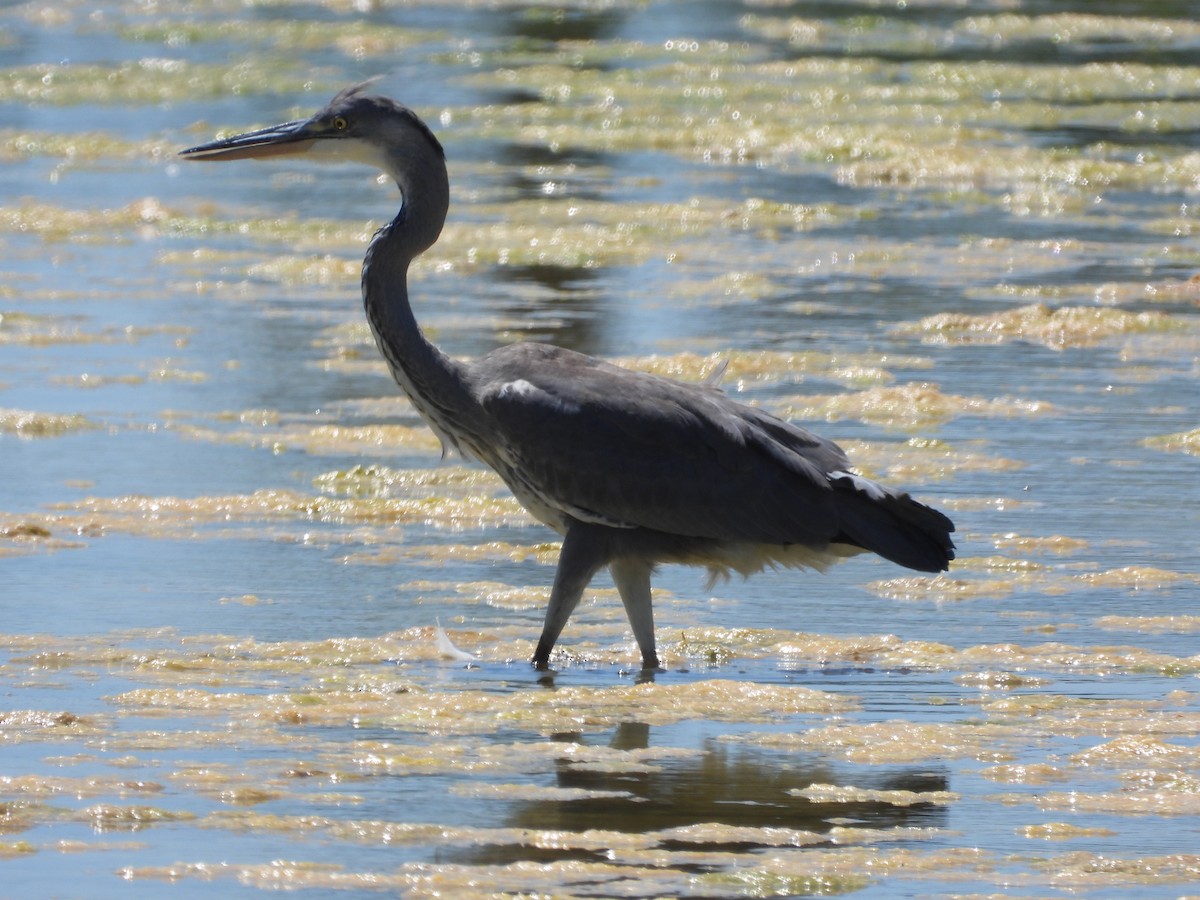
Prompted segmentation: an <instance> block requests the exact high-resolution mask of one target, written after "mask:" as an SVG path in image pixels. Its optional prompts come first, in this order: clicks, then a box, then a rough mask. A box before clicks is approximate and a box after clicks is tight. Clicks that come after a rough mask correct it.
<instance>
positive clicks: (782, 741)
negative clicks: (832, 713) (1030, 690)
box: [726, 720, 1014, 765]
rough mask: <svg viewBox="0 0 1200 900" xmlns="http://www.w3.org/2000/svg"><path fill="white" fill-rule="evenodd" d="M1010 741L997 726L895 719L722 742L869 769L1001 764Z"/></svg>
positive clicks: (1005, 731) (1006, 758)
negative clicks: (939, 762) (952, 762)
mask: <svg viewBox="0 0 1200 900" xmlns="http://www.w3.org/2000/svg"><path fill="white" fill-rule="evenodd" d="M1013 739H1014V734H1013V731H1012V729H1009V728H1004V727H1002V726H999V725H969V724H965V723H953V724H931V723H918V722H906V721H901V720H893V721H890V722H873V723H870V724H865V725H855V724H846V725H827V726H824V727H822V728H814V729H811V730H809V731H805V732H801V733H798V734H771V733H757V734H748V735H737V736H733V737H728V738H726V740H733V741H738V742H745V743H754V744H760V745H764V746H767V747H777V748H780V749H784V750H788V751H797V750H807V751H814V752H817V753H824V754H827V755H829V756H835V757H840V758H842V759H847V760H849V761H851V762H857V763H867V764H871V765H880V764H893V763H913V762H924V761H928V760H936V759H962V758H966V759H976V760H980V761H985V762H997V763H998V762H1007V761H1009V760H1011V759H1012V754H1011V753H1010V752H1008V751H1007V750H1003V749H1001V747H1002V746H1003V745H1005V744H1008V743H1011V742H1012V741H1013Z"/></svg>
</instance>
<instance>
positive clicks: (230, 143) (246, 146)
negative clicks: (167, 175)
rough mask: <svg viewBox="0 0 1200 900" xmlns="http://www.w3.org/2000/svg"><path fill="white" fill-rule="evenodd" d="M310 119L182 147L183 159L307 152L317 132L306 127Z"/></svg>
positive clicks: (256, 157)
mask: <svg viewBox="0 0 1200 900" xmlns="http://www.w3.org/2000/svg"><path fill="white" fill-rule="evenodd" d="M308 124H309V121H308V120H307V119H306V120H304V121H300V122H284V123H283V124H282V125H272V126H271V127H270V128H260V129H259V130H258V131H248V132H246V133H245V134H238V135H234V136H233V137H227V138H222V139H221V140H219V141H210V142H209V143H207V144H201V145H200V146H199V147H191V148H189V149H187V150H180V151H179V155H180V156H182V157H183V158H184V159H266V158H267V157H271V156H294V155H296V154H298V153H307V152H308V150H309V149H310V148H311V147H312V145H313V143H314V141H315V140H316V136H315V135H314V134H313V133H312V132H311V131H310V130H309V128H308V127H307V126H308Z"/></svg>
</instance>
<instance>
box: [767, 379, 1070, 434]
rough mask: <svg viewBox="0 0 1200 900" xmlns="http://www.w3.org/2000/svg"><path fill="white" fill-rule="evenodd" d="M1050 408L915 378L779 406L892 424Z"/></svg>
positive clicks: (795, 412) (797, 413)
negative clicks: (944, 388)
mask: <svg viewBox="0 0 1200 900" xmlns="http://www.w3.org/2000/svg"><path fill="white" fill-rule="evenodd" d="M1053 411H1054V407H1053V406H1052V405H1051V404H1049V403H1047V402H1045V401H1040V400H1022V399H1017V398H1013V397H999V398H996V399H991V400H989V399H987V398H985V397H964V396H961V395H959V394H944V393H942V391H941V390H940V389H939V388H938V387H937V385H933V384H929V383H927V382H913V383H910V384H903V385H896V386H894V387H872V388H868V389H867V390H864V391H858V392H856V393H850V394H832V395H820V394H816V395H812V396H806V397H802V398H797V399H795V400H792V401H789V402H787V403H785V404H784V406H783V414H784V415H785V416H786V417H788V418H799V419H825V420H826V421H830V422H836V421H838V420H840V419H855V420H857V421H861V422H870V423H873V424H880V425H890V426H913V425H921V424H931V423H941V422H945V421H948V420H950V419H953V418H955V417H957V416H986V417H989V418H1013V417H1016V416H1035V415H1041V414H1043V413H1048V412H1053Z"/></svg>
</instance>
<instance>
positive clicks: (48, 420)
mask: <svg viewBox="0 0 1200 900" xmlns="http://www.w3.org/2000/svg"><path fill="white" fill-rule="evenodd" d="M96 427H98V426H97V425H96V424H94V423H93V422H91V421H90V420H89V419H88V418H87V417H86V416H81V415H77V414H66V415H64V414H58V413H41V412H32V411H30V410H24V409H4V408H0V434H4V433H8V434H15V435H16V436H17V437H19V438H26V439H28V438H45V437H58V436H60V435H63V434H67V433H68V432H72V431H82V430H85V429H89V428H96Z"/></svg>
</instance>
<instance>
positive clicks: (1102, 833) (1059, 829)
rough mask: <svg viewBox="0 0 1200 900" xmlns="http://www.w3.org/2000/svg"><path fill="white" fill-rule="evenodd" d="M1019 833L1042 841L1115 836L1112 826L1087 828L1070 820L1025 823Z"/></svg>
mask: <svg viewBox="0 0 1200 900" xmlns="http://www.w3.org/2000/svg"><path fill="white" fill-rule="evenodd" d="M1017 834H1019V835H1020V836H1021V837H1027V838H1031V839H1035V840H1040V841H1069V840H1074V839H1075V838H1090V837H1115V836H1116V834H1117V832H1115V831H1113V830H1112V829H1111V828H1087V827H1084V826H1082V825H1073V824H1071V823H1070V822H1044V823H1042V824H1041V825H1025V826H1023V827H1021V828H1018V829H1017Z"/></svg>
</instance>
